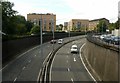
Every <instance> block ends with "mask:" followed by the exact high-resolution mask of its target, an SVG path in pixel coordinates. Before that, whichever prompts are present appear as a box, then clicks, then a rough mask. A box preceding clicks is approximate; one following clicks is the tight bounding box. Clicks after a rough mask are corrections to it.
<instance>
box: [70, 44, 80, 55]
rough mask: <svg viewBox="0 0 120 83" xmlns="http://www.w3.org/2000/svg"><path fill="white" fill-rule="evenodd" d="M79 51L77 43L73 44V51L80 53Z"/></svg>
mask: <svg viewBox="0 0 120 83" xmlns="http://www.w3.org/2000/svg"><path fill="white" fill-rule="evenodd" d="M78 52H79V51H78V47H77V45H75V44H74V45H72V46H71V53H78Z"/></svg>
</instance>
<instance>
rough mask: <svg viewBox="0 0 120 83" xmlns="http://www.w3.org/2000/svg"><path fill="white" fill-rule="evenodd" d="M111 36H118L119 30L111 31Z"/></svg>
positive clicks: (119, 34)
mask: <svg viewBox="0 0 120 83" xmlns="http://www.w3.org/2000/svg"><path fill="white" fill-rule="evenodd" d="M112 34H113V35H115V36H120V29H115V30H113V31H112Z"/></svg>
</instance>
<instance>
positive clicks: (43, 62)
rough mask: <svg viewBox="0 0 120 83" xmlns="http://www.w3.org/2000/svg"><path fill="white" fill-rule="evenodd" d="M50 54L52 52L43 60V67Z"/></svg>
mask: <svg viewBox="0 0 120 83" xmlns="http://www.w3.org/2000/svg"><path fill="white" fill-rule="evenodd" d="M51 53H52V51H51V52H50V53H49V54H48V56H47V57H46V58H45V60H44V62H43V65H44V64H45V62H46V60H47V59H48V57H49V56H50V54H51Z"/></svg>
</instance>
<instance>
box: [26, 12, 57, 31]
mask: <svg viewBox="0 0 120 83" xmlns="http://www.w3.org/2000/svg"><path fill="white" fill-rule="evenodd" d="M27 20H28V21H31V22H33V23H34V24H35V25H40V26H42V30H43V31H52V30H53V28H54V30H56V15H55V14H51V13H47V14H37V13H30V14H27Z"/></svg>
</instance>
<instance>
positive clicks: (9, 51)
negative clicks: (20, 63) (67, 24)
mask: <svg viewBox="0 0 120 83" xmlns="http://www.w3.org/2000/svg"><path fill="white" fill-rule="evenodd" d="M76 35H81V33H71V36H76ZM52 37H53V36H52V33H50V34H46V35H43V43H44V42H48V41H50V40H51V39H52ZM65 37H68V33H55V39H59V38H65ZM36 45H40V36H31V37H25V38H20V39H15V40H9V41H3V42H2V61H3V63H4V62H6V61H7V60H8V59H10V58H11V57H14V56H17V55H19V54H20V53H22V52H24V51H25V50H27V49H29V48H32V47H33V46H36Z"/></svg>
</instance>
